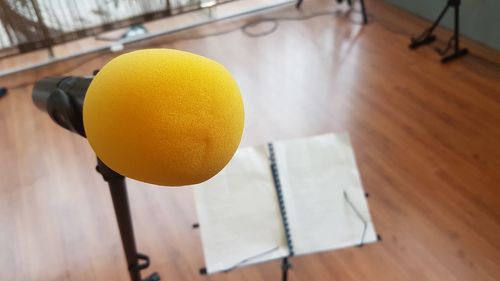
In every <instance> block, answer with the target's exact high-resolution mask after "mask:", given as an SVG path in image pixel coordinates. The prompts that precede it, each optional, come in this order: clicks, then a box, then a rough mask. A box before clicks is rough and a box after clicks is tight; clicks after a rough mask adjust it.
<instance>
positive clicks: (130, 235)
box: [97, 159, 160, 281]
mask: <svg viewBox="0 0 500 281" xmlns="http://www.w3.org/2000/svg"><path fill="white" fill-rule="evenodd" d="M97 171H98V172H99V173H100V174H101V175H102V176H103V178H104V180H105V181H106V182H108V185H109V190H110V192H111V199H112V200H113V207H114V209H115V215H116V220H117V222H118V228H119V230H120V237H121V240H122V246H123V250H124V252H125V257H126V259H127V267H128V271H129V274H130V280H131V281H159V280H160V276H159V275H158V274H157V273H153V274H152V275H150V276H149V277H147V278H146V279H141V270H143V269H145V268H147V267H148V266H149V257H148V256H146V255H143V254H139V253H137V248H136V245H135V237H134V229H133V225H132V218H131V215H130V207H129V203H128V195H127V186H126V183H125V177H123V176H122V175H120V174H118V173H116V172H115V171H113V170H111V169H110V168H109V167H107V166H106V165H105V164H104V163H103V162H101V160H99V159H98V164H97ZM139 261H142V263H139Z"/></svg>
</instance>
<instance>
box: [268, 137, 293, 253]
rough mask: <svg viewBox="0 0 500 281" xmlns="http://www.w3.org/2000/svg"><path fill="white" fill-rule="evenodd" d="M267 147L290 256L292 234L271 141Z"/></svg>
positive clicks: (291, 251)
mask: <svg viewBox="0 0 500 281" xmlns="http://www.w3.org/2000/svg"><path fill="white" fill-rule="evenodd" d="M267 148H268V149H269V160H270V161H271V172H272V174H273V181H274V187H275V188H276V193H277V195H278V203H279V207H280V213H281V219H282V222H283V227H284V228H285V238H286V243H287V246H288V251H289V253H290V256H293V255H294V250H293V243H292V236H291V234H290V226H289V224H288V217H287V213H286V209H285V200H284V198H283V190H282V189H281V182H280V177H279V173H278V166H277V164H276V157H275V155H274V146H273V144H272V143H268V144H267Z"/></svg>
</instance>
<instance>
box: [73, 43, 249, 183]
mask: <svg viewBox="0 0 500 281" xmlns="http://www.w3.org/2000/svg"><path fill="white" fill-rule="evenodd" d="M83 122H84V128H85V133H86V135H87V139H88V141H89V143H90V145H91V146H92V148H93V149H94V151H95V153H96V154H97V156H98V157H99V159H101V161H102V162H104V163H105V164H106V165H107V166H108V167H110V168H111V169H113V170H114V171H116V172H118V173H120V174H121V175H123V176H126V177H129V178H132V179H136V180H139V181H143V182H147V183H152V184H157V185H165V186H181V185H190V184H196V183H200V182H203V181H205V180H207V179H209V178H211V177H213V176H214V175H215V174H217V173H218V172H219V171H220V170H221V169H222V168H224V166H225V165H226V164H227V163H228V162H229V160H230V159H231V158H232V156H233V154H234V152H235V151H236V149H237V147H238V145H239V143H240V140H241V135H242V132H243V124H244V111H243V101H242V98H241V94H240V91H239V88H238V85H237V84H236V82H235V80H234V79H233V77H232V76H231V74H230V73H229V72H228V71H227V70H226V69H225V68H224V66H222V65H221V64H219V63H217V62H215V61H213V60H210V59H208V58H205V57H202V56H199V55H195V54H192V53H188V52H183V51H178V50H171V49H145V50H139V51H133V52H130V53H126V54H123V55H120V56H118V57H116V58H114V59H112V60H111V61H110V62H108V63H107V64H106V65H105V66H104V67H103V68H102V69H101V70H100V71H99V72H98V73H97V75H96V76H95V78H94V79H93V80H92V83H91V84H90V87H89V89H88V91H87V93H86V96H85V100H84V104H83Z"/></svg>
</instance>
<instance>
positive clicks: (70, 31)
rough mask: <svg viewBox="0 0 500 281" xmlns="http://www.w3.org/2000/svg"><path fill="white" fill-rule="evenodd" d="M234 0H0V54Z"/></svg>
mask: <svg viewBox="0 0 500 281" xmlns="http://www.w3.org/2000/svg"><path fill="white" fill-rule="evenodd" d="M231 1H236V0H0V58H1V57H4V56H8V55H13V54H19V53H25V52H29V51H33V50H37V49H41V48H49V49H50V48H51V47H52V46H54V45H56V44H59V43H64V42H67V41H71V40H75V39H80V38H83V37H87V36H93V35H96V34H98V33H101V32H105V31H109V30H113V29H118V28H122V27H127V26H130V25H134V24H139V23H142V22H146V21H149V20H154V19H158V18H162V17H168V16H172V15H176V14H181V13H185V12H189V11H194V10H198V9H203V8H206V7H211V6H214V5H217V4H222V3H227V2H231Z"/></svg>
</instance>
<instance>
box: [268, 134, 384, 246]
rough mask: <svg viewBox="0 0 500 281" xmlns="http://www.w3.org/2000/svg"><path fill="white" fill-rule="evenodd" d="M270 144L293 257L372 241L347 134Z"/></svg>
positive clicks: (368, 220)
mask: <svg viewBox="0 0 500 281" xmlns="http://www.w3.org/2000/svg"><path fill="white" fill-rule="evenodd" d="M274 148H275V156H276V162H277V165H278V170H279V175H280V179H281V185H282V190H283V197H284V201H285V208H286V212H287V214H288V219H289V224H290V233H291V237H292V244H293V247H294V250H295V254H296V255H301V254H307V253H313V252H319V251H325V250H332V249H338V248H343V247H348V246H353V245H358V244H360V243H361V241H362V240H363V242H364V243H369V242H374V241H376V240H377V235H376V233H375V229H374V228H373V224H372V223H371V218H370V213H369V210H368V206H367V203H366V199H365V195H364V191H363V188H362V185H361V180H360V176H359V173H358V170H357V168H356V162H355V158H354V153H353V151H352V148H351V144H350V141H349V136H348V135H347V134H327V135H320V136H315V137H311V138H307V139H297V140H290V141H279V142H275V143H274ZM344 192H345V193H346V194H347V197H348V199H349V200H350V201H351V203H352V204H353V205H354V207H355V208H356V210H357V211H358V212H359V214H360V215H361V216H362V217H363V218H364V220H365V221H367V222H368V224H367V228H366V229H365V225H364V223H363V221H362V220H361V219H360V218H359V217H358V215H357V214H356V212H355V210H354V209H353V207H351V206H350V205H349V203H348V201H347V200H346V198H345V195H344Z"/></svg>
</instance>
